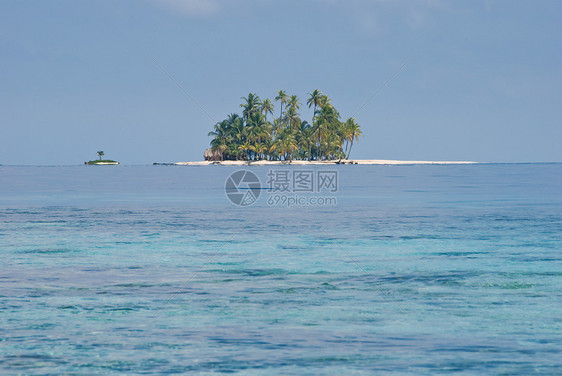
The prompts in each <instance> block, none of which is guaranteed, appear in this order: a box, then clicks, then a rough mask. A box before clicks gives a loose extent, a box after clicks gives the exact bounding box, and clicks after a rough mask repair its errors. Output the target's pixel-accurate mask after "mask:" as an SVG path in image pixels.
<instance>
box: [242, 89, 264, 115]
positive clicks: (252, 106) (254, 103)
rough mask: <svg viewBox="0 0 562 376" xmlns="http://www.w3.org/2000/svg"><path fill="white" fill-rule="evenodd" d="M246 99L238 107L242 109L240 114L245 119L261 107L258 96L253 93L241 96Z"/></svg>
mask: <svg viewBox="0 0 562 376" xmlns="http://www.w3.org/2000/svg"><path fill="white" fill-rule="evenodd" d="M242 99H244V100H245V101H246V103H242V104H241V105H240V107H242V108H243V109H244V110H243V111H242V116H244V119H246V121H247V120H248V118H250V117H251V116H252V115H253V114H255V113H256V112H258V111H259V110H260V107H261V103H260V98H259V97H258V96H257V95H255V94H254V93H250V94H248V97H247V98H246V97H242Z"/></svg>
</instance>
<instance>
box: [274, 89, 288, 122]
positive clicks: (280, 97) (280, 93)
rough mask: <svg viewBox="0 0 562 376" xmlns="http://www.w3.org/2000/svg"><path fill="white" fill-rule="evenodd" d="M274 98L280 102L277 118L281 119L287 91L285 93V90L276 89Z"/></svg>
mask: <svg viewBox="0 0 562 376" xmlns="http://www.w3.org/2000/svg"><path fill="white" fill-rule="evenodd" d="M275 100H276V101H279V102H281V111H280V112H279V119H281V117H282V116H283V105H284V104H285V103H287V93H285V90H279V91H277V96H276V97H275Z"/></svg>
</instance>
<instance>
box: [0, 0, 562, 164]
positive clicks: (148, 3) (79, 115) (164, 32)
mask: <svg viewBox="0 0 562 376" xmlns="http://www.w3.org/2000/svg"><path fill="white" fill-rule="evenodd" d="M561 16H562V2H559V1H492V0H488V1H450V2H449V1H439V0H433V1H431V0H426V1H422V0H420V1H402V0H396V1H390V0H370V1H368V0H300V1H292V0H288V1H268V0H260V1H258V0H255V1H253V0H248V1H244V0H238V1H235V0H207V1H205V0H183V1H182V0H144V1H141V0H134V1H128V0H120V1H103V0H101V1H100V0H96V1H25V0H17V1H11V0H8V1H7V0H0V113H1V117H0V164H48V165H51V164H78V163H82V162H83V161H85V160H89V159H93V158H95V157H96V155H95V152H96V151H97V150H104V151H105V153H106V156H107V157H109V158H113V159H117V160H119V161H121V162H122V163H127V164H146V163H152V162H176V161H185V160H201V159H202V153H203V150H204V149H205V148H206V147H207V145H208V143H209V140H210V139H209V137H207V133H208V132H209V131H210V130H211V129H212V126H213V121H211V120H210V119H209V118H208V117H207V116H206V115H205V114H204V113H203V112H202V111H201V110H200V109H199V108H198V107H197V106H196V105H195V104H194V103H193V102H191V101H190V100H189V99H188V98H186V97H185V96H184V95H183V94H182V93H181V91H180V90H179V89H178V88H177V87H176V86H175V85H174V84H173V83H172V82H171V81H170V80H169V79H168V78H167V77H166V76H165V75H164V74H163V73H162V72H161V71H160V70H159V68H158V67H157V65H156V64H155V63H154V62H153V59H155V60H156V61H157V62H158V63H159V64H161V65H162V66H163V67H164V68H165V69H166V70H167V71H168V72H169V73H170V74H171V75H172V76H173V77H174V78H175V79H176V80H177V82H178V83H180V84H181V86H182V87H183V88H184V89H185V90H186V91H187V92H188V93H189V94H191V95H192V96H193V97H194V98H196V99H197V101H198V102H199V103H200V104H201V105H202V106H203V107H204V108H205V109H206V110H207V111H208V112H209V114H210V115H211V117H212V118H213V119H214V120H216V121H219V120H222V119H223V118H225V117H226V115H227V114H229V113H231V112H239V111H240V108H239V104H240V97H242V96H246V95H247V94H248V93H249V92H255V93H257V94H258V95H259V96H260V97H262V98H265V97H268V98H273V97H274V96H275V92H276V91H277V90H279V89H283V90H286V91H287V92H288V93H290V94H297V95H298V96H299V97H300V98H301V102H303V103H304V102H305V101H306V95H307V93H309V92H311V91H312V90H314V89H319V90H321V91H323V92H324V93H326V94H328V95H329V96H330V97H331V98H332V103H333V104H334V105H335V106H336V107H337V108H338V110H339V111H340V113H341V114H342V116H343V117H344V118H345V117H348V116H351V115H352V114H353V113H354V112H355V111H356V110H357V109H358V108H359V107H360V106H361V104H362V103H363V102H364V101H365V100H366V99H367V98H369V96H371V95H372V94H373V93H374V92H375V91H376V90H377V89H378V88H379V87H380V86H381V85H382V84H383V82H385V80H387V79H388V78H389V77H390V76H392V74H393V73H394V72H395V71H396V70H397V69H398V68H399V67H400V66H401V65H402V64H403V63H404V62H405V61H406V60H407V59H410V60H409V63H408V64H407V66H406V67H405V68H404V69H403V70H402V71H401V72H400V73H399V74H398V75H397V76H396V77H395V78H394V79H393V80H392V81H391V82H390V83H389V84H388V85H387V86H386V87H385V88H384V89H383V90H382V91H381V92H380V93H379V94H378V95H377V96H376V97H375V98H374V99H373V100H372V101H371V102H370V103H368V104H367V105H366V106H365V107H364V108H363V109H362V110H361V111H360V112H359V113H357V115H356V119H357V122H358V123H359V124H360V125H361V127H362V129H363V132H364V134H365V137H364V138H363V139H361V141H360V142H359V143H358V144H357V145H356V146H355V147H354V150H353V152H352V158H364V159H367V158H369V159H370V158H377V159H379V158H380V159H408V160H412V159H419V160H475V161H482V162H486V161H491V162H562V147H561V145H560V144H561V140H562V122H561V120H562V106H561V104H562V22H560V20H561ZM302 116H303V118H304V119H307V120H309V121H310V117H311V111H309V110H308V109H304V110H303V111H302Z"/></svg>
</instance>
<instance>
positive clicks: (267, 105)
mask: <svg viewBox="0 0 562 376" xmlns="http://www.w3.org/2000/svg"><path fill="white" fill-rule="evenodd" d="M261 110H262V112H263V115H264V116H265V120H267V114H268V113H270V114H271V115H273V103H272V102H271V100H270V99H264V100H263V102H262V103H261Z"/></svg>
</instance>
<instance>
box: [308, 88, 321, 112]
mask: <svg viewBox="0 0 562 376" xmlns="http://www.w3.org/2000/svg"><path fill="white" fill-rule="evenodd" d="M308 95H310V98H308V100H307V101H306V104H307V105H308V108H310V107H311V106H314V112H313V114H312V117H313V118H314V116H316V107H318V105H319V104H320V97H321V96H322V92H321V91H320V90H318V89H316V90H314V91H313V92H312V93H308Z"/></svg>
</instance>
